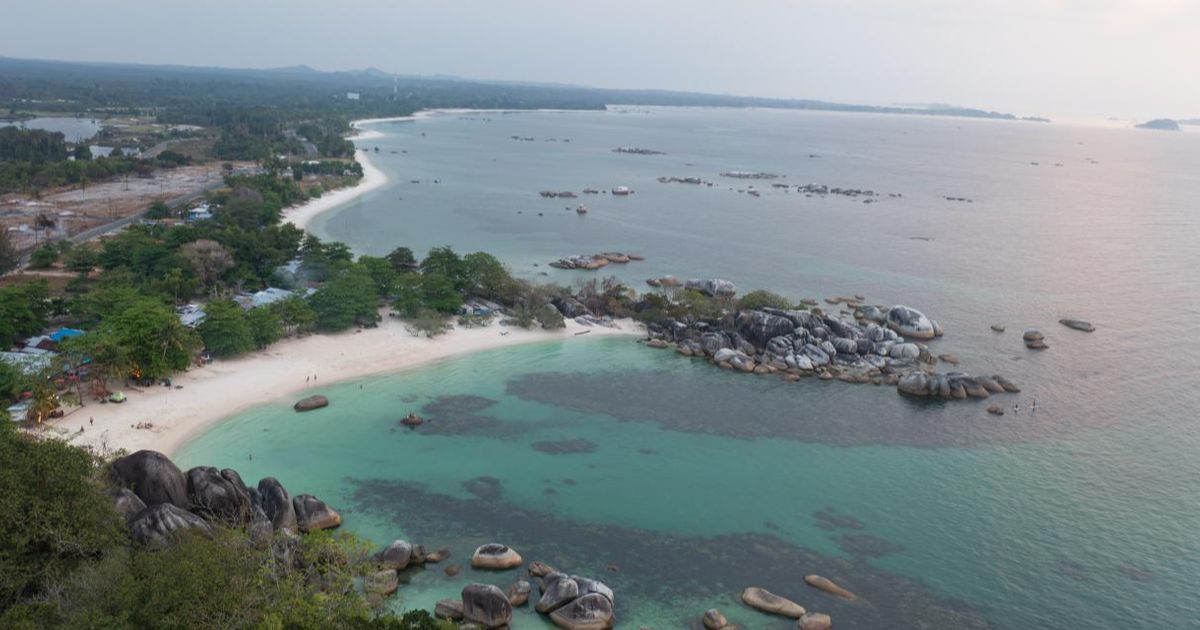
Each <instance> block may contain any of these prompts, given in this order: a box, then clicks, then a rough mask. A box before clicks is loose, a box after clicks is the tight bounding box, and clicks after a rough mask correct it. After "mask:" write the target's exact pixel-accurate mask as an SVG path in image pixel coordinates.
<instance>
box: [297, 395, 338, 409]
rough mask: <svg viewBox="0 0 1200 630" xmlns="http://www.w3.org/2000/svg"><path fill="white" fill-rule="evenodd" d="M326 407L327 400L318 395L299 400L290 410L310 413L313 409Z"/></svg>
mask: <svg viewBox="0 0 1200 630" xmlns="http://www.w3.org/2000/svg"><path fill="white" fill-rule="evenodd" d="M328 406H329V399H328V398H326V397H324V396H321V395H319V394H318V395H315V396H308V397H306V398H301V399H300V400H298V401H296V404H295V405H293V406H292V408H293V409H295V410H296V411H312V410H313V409H320V408H322V407H328Z"/></svg>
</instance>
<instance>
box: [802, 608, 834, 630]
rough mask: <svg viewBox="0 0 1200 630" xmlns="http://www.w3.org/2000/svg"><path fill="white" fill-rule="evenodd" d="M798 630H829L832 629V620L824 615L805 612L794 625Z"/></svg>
mask: <svg viewBox="0 0 1200 630" xmlns="http://www.w3.org/2000/svg"><path fill="white" fill-rule="evenodd" d="M796 627H797V628H798V629H799V630H829V629H830V628H832V627H833V619H831V618H830V617H829V615H826V614H825V613H816V612H806V613H804V614H803V615H802V616H801V617H800V621H799V622H798V623H797V624H796Z"/></svg>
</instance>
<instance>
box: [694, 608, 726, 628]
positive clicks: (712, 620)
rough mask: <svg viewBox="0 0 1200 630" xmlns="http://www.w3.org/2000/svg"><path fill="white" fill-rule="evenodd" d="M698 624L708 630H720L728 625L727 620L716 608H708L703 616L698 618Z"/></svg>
mask: <svg viewBox="0 0 1200 630" xmlns="http://www.w3.org/2000/svg"><path fill="white" fill-rule="evenodd" d="M700 622H701V623H703V624H704V627H705V628H707V629H708V630H721V628H724V627H725V626H728V625H729V620H728V619H726V618H725V615H722V614H721V611H719V610H717V609H716V608H709V609H708V610H706V611H704V616H703V617H701V618H700Z"/></svg>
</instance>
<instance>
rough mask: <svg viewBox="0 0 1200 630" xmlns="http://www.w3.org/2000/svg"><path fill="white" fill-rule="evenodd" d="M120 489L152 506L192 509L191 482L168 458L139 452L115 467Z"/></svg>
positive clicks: (123, 458)
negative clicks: (123, 488)
mask: <svg viewBox="0 0 1200 630" xmlns="http://www.w3.org/2000/svg"><path fill="white" fill-rule="evenodd" d="M112 471H113V476H114V477H115V481H116V482H117V485H119V486H122V487H125V488H129V489H130V490H132V491H133V493H134V494H136V495H137V496H138V498H139V499H141V500H142V502H143V503H145V504H146V505H148V506H154V505H158V504H160V503H170V504H171V505H174V506H175V507H178V508H181V509H184V510H186V509H187V508H188V505H189V502H188V496H187V478H186V477H184V476H183V471H181V470H179V467H178V466H176V465H175V464H174V463H173V462H172V461H171V460H170V459H169V458H167V456H166V455H163V454H162V453H159V452H158V451H138V452H136V453H134V454H132V455H126V456H125V457H122V458H119V459H117V460H116V461H114V462H113V463H112Z"/></svg>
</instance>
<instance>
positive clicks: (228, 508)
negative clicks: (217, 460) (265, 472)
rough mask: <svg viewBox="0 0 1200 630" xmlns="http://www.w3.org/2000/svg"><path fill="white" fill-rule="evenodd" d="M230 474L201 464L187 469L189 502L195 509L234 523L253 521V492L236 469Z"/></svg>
mask: <svg viewBox="0 0 1200 630" xmlns="http://www.w3.org/2000/svg"><path fill="white" fill-rule="evenodd" d="M230 472H233V471H230ZM230 477H232V480H231V479H230ZM230 477H227V476H225V475H222V474H221V472H220V471H218V470H217V469H216V468H213V467H212V466H197V467H195V468H192V469H191V470H189V471H187V490H188V502H189V503H190V504H191V509H192V512H193V513H195V514H197V515H199V516H202V517H204V518H206V519H208V520H218V521H221V522H223V523H225V524H227V525H230V526H232V527H241V526H243V525H245V524H246V523H247V522H249V520H250V517H251V515H252V511H251V510H250V493H248V492H247V491H246V487H245V485H244V484H242V483H241V477H239V476H237V473H236V472H234V473H233V475H231V476H230Z"/></svg>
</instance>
